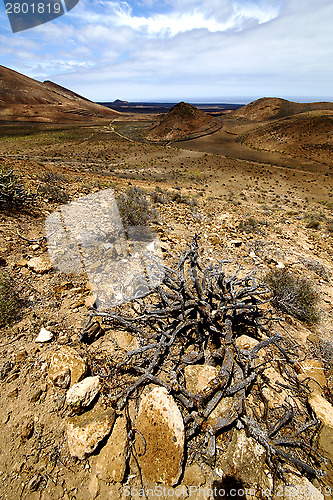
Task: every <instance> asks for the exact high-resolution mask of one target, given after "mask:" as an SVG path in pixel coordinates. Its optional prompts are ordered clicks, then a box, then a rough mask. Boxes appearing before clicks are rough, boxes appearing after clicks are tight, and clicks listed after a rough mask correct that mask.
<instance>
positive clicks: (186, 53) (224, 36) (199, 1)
mask: <svg viewBox="0 0 333 500" xmlns="http://www.w3.org/2000/svg"><path fill="white" fill-rule="evenodd" d="M6 1H7V0H6ZM59 1H61V0H59ZM29 3H30V2H29ZM332 26H333V1H332V0H316V1H314V0H160V1H155V0H134V1H128V2H125V1H120V2H119V1H110V0H80V2H79V3H78V4H77V6H76V7H74V8H73V9H72V10H71V11H70V12H68V13H66V14H65V15H63V16H61V17H58V18H57V19H55V20H53V21H51V22H48V23H45V24H43V25H41V26H37V27H34V28H31V29H28V30H25V31H22V32H19V33H12V31H11V28H10V24H9V21H8V18H7V15H6V12H5V7H4V3H3V2H1V0H0V64H2V65H4V66H7V67H9V68H11V69H14V70H16V71H19V72H20V73H23V74H25V75H27V76H30V77H32V78H35V79H37V80H40V81H43V80H52V81H54V82H56V83H58V84H60V85H63V86H65V87H67V88H69V89H71V90H74V91H75V92H78V93H79V94H82V95H84V96H85V97H87V98H89V99H92V100H94V101H98V102H102V101H113V100H115V99H123V100H127V101H148V102H152V101H157V102H158V101H160V102H178V101H180V100H185V101H188V102H194V103H195V102H235V103H238V102H239V103H245V102H249V101H251V100H254V99H257V98H260V97H282V98H287V99H294V100H297V101H304V102H305V101H311V100H332V101H333V83H332V82H333V29H332Z"/></svg>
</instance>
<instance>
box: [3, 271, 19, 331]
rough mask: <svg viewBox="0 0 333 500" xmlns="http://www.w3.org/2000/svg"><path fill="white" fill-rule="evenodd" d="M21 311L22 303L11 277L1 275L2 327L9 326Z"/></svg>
mask: <svg viewBox="0 0 333 500" xmlns="http://www.w3.org/2000/svg"><path fill="white" fill-rule="evenodd" d="M20 309H21V302H20V300H19V297H18V296H17V293H16V291H15V288H14V285H13V283H12V280H11V279H10V277H9V275H8V274H6V273H4V272H2V273H1V274H0V326H7V325H9V324H10V323H12V322H13V321H14V319H15V318H16V316H17V314H18V312H19V311H20Z"/></svg>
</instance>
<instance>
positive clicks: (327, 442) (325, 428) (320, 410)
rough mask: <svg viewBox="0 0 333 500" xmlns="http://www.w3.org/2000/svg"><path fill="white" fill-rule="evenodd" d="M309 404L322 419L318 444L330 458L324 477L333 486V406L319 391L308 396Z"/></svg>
mask: <svg viewBox="0 0 333 500" xmlns="http://www.w3.org/2000/svg"><path fill="white" fill-rule="evenodd" d="M308 402H309V405H310V406H311V408H312V410H313V411H314V413H315V414H316V417H317V418H318V419H319V420H320V421H321V423H322V426H321V428H320V432H319V436H318V441H317V446H318V450H319V452H320V453H321V454H322V455H324V457H325V458H326V459H327V460H328V463H327V465H326V466H325V470H326V473H327V476H326V477H325V478H324V479H323V482H324V483H325V484H328V485H329V487H331V488H332V486H333V406H332V405H331V404H330V403H329V402H328V401H327V400H326V399H324V398H323V397H322V396H320V394H318V393H317V392H312V393H311V394H310V396H309V398H308Z"/></svg>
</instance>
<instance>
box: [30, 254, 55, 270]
mask: <svg viewBox="0 0 333 500" xmlns="http://www.w3.org/2000/svg"><path fill="white" fill-rule="evenodd" d="M27 264H28V267H30V269H32V270H33V271H35V273H39V274H44V273H47V271H50V270H51V269H52V264H51V261H50V258H49V255H48V254H43V255H40V256H39V257H33V258H32V259H30V260H28V262H27Z"/></svg>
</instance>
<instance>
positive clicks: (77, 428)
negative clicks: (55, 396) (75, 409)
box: [66, 408, 115, 460]
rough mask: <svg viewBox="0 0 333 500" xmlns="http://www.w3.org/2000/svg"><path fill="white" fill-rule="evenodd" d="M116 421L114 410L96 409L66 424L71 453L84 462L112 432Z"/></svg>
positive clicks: (69, 420) (72, 418)
mask: <svg viewBox="0 0 333 500" xmlns="http://www.w3.org/2000/svg"><path fill="white" fill-rule="evenodd" d="M114 421H115V412H114V410H111V409H110V410H107V411H104V410H101V409H100V408H94V409H92V410H91V411H89V412H86V413H84V414H83V415H80V416H78V417H71V418H69V419H68V421H67V422H66V433H67V442H68V448H69V452H70V454H71V455H72V456H73V457H78V458H79V459H81V460H83V459H84V458H85V457H86V456H87V455H90V454H91V453H92V452H93V451H94V450H95V449H96V448H97V446H98V443H100V441H102V439H104V438H105V437H106V436H107V435H108V434H109V433H110V432H111V429H112V427H113V424H114Z"/></svg>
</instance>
